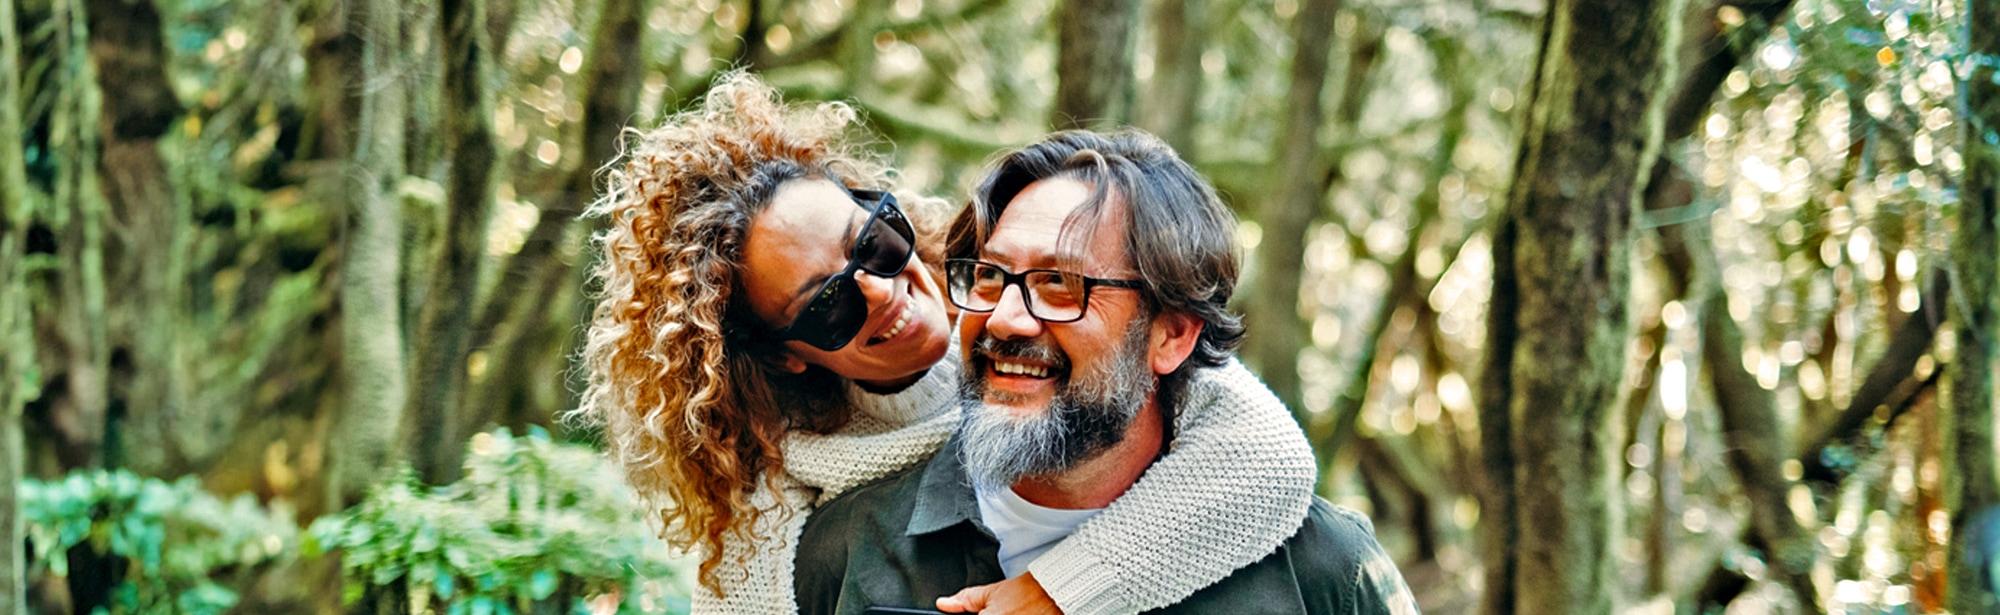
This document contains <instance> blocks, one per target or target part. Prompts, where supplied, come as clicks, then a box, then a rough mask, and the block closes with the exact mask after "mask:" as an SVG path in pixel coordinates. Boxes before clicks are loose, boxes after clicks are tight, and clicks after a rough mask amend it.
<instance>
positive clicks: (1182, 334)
mask: <svg viewBox="0 0 2000 615" xmlns="http://www.w3.org/2000/svg"><path fill="white" fill-rule="evenodd" d="M1204 324H1206V323H1203V322H1202V320H1201V319H1200V318H1196V317H1195V316H1194V315H1193V314H1189V313H1187V312H1168V313H1165V314H1161V315H1159V316H1158V317H1156V318H1154V319H1153V324H1152V331H1151V332H1150V333H1149V334H1148V335H1149V336H1148V339H1147V343H1146V353H1147V360H1148V361H1150V362H1151V364H1152V367H1153V373H1155V374H1169V373H1173V371H1174V370H1177V369H1180V368H1181V363H1184V362H1186V361H1187V358H1188V355H1190V354H1194V346H1195V343H1196V342H1198V341H1200V340H1201V330H1202V326H1203V325H1204Z"/></svg>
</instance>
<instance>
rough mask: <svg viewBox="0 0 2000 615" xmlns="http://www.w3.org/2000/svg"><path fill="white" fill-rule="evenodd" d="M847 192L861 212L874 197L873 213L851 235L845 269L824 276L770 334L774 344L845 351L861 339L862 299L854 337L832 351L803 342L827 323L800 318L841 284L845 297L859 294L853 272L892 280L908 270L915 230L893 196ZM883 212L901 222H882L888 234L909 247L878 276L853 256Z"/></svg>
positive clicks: (864, 319)
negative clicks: (893, 265) (803, 326)
mask: <svg viewBox="0 0 2000 615" xmlns="http://www.w3.org/2000/svg"><path fill="white" fill-rule="evenodd" d="M848 192H849V195H850V196H852V197H854V204H855V205H856V206H859V207H862V208H864V209H865V208H867V203H865V202H863V201H862V198H864V197H874V198H873V200H874V202H875V207H874V209H872V210H870V211H869V212H868V219H867V220H863V221H862V222H861V227H860V230H858V231H855V234H854V239H853V241H852V243H851V245H849V246H848V248H847V266H846V267H842V268H841V269H840V272H839V273H835V274H833V275H831V276H827V278H826V281H825V282H822V283H820V286H819V290H817V291H813V298H812V299H810V300H808V301H807V302H806V305H805V307H802V308H800V309H799V313H798V314H796V315H794V316H792V322H790V323H787V324H786V325H785V326H784V327H783V328H780V329H778V330H776V331H773V332H772V335H774V336H776V337H777V339H778V341H781V342H789V341H797V342H800V343H803V344H805V345H808V346H812V347H814V348H818V349H820V350H824V351H826V352H835V351H838V350H840V349H842V348H846V347H847V345H848V344H851V343H853V342H854V337H855V336H858V335H861V329H862V327H866V326H867V323H868V306H867V303H866V302H867V298H866V297H863V298H862V301H863V303H862V307H861V325H860V326H857V327H855V329H854V333H853V334H852V335H848V336H845V339H842V340H840V341H839V343H837V344H833V347H831V348H828V347H826V346H822V345H820V344H816V343H814V341H816V340H810V339H806V338H807V337H808V336H809V334H811V333H817V332H818V331H817V330H816V329H818V328H821V327H830V326H831V325H830V324H829V323H826V322H825V319H820V322H818V323H801V322H800V319H801V318H804V317H805V316H806V315H807V314H808V313H811V312H812V308H813V304H814V303H817V302H819V301H821V300H822V299H824V298H826V297H827V296H829V295H828V293H830V292H832V291H833V290H834V288H835V285H836V284H839V283H840V282H841V281H843V280H845V281H847V283H848V289H849V290H847V291H846V292H847V293H849V294H858V293H860V292H861V282H860V281H858V280H855V279H854V272H856V271H866V272H868V274H869V275H873V276H876V277H881V278H892V277H895V276H898V275H902V273H903V271H904V270H907V269H909V268H910V261H911V260H912V259H913V257H915V256H916V253H917V238H916V228H915V227H914V226H913V225H912V224H911V223H910V217H909V215H908V214H905V213H903V208H901V207H898V206H897V205H896V195H894V194H890V193H889V192H888V191H879V192H878V191H874V190H849V191H848ZM884 211H890V212H893V213H894V214H895V217H896V219H899V220H902V221H903V223H902V224H901V225H900V226H899V225H897V224H895V223H893V222H885V223H886V224H888V225H889V229H890V230H892V231H896V235H898V236H900V237H902V238H903V243H904V244H905V245H907V246H909V247H908V248H907V249H906V250H905V254H904V255H903V258H902V260H900V261H898V264H897V265H896V269H895V271H890V272H886V273H885V272H878V271H875V270H872V269H869V268H867V267H865V266H863V265H862V264H861V261H862V259H861V255H860V254H858V253H857V252H858V251H860V249H861V239H862V237H863V235H862V234H863V233H867V232H869V231H870V230H871V229H873V228H874V227H875V221H876V220H878V219H883V217H882V212H884ZM801 324H807V325H808V327H811V328H812V329H814V330H806V331H802V330H800V329H799V325H801Z"/></svg>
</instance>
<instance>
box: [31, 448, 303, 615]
mask: <svg viewBox="0 0 2000 615" xmlns="http://www.w3.org/2000/svg"><path fill="white" fill-rule="evenodd" d="M20 496H21V511H22V515H23V517H24V518H25V519H26V521H27V525H28V538H29V540H30V541H31V542H32V544H33V545H34V554H35V556H36V559H35V561H34V562H33V564H32V567H31V568H30V571H31V574H40V573H41V572H43V571H47V572H49V573H53V574H55V575H57V576H68V575H69V572H70V571H69V560H68V558H67V557H66V556H67V554H68V553H69V552H70V550H71V549H72V548H83V549H89V550H90V552H91V553H93V554H96V555H98V556H105V557H114V558H122V559H124V560H125V562H126V564H127V566H128V567H127V568H126V571H125V573H124V574H123V575H122V576H123V577H124V578H122V579H120V580H119V581H118V584H117V585H115V586H114V587H113V588H112V589H111V603H110V604H111V609H110V613H113V614H123V613H135V614H136V613H221V612H223V611H226V610H228V609H229V607H231V606H234V605H235V604H236V602H237V595H236V592H234V591H231V590H230V589H229V588H227V587H224V586H222V585H220V584H218V583H216V582H215V581H214V580H213V579H214V578H215V577H217V576H218V575H219V574H220V573H225V572H228V571H229V570H231V569H238V568H247V567H251V566H256V565H259V564H264V563H268V562H273V561H276V560H278V559H280V558H284V557H289V556H290V555H291V554H293V553H295V551H294V549H296V547H297V545H298V538H299V529H298V526H297V525H296V524H294V523H293V522H292V520H291V518H290V514H289V513H288V512H286V511H283V510H281V509H274V508H267V507H265V506H262V505H260V504H258V503H257V500H256V499H255V498H253V497H251V496H249V495H248V494H245V495H239V496H237V497H236V498H234V499H231V500H228V501H224V500H222V499H220V498H217V497H215V496H214V495H211V494H209V493H208V492H207V491H204V490H202V488H201V485H199V484H198V483H196V482H195V480H194V479H193V478H192V477H184V478H181V479H180V480H178V481H174V482H172V483H168V482H165V481H162V480H159V479H156V478H140V477H138V476H137V475H134V474H132V473H131V472H128V471H125V470H117V471H102V470H99V471H91V472H78V473H75V474H71V475H69V476H67V477H65V478H63V479H62V480H59V481H56V482H50V483H43V482H41V481H37V480H34V479H26V480H23V481H22V482H21V485H20Z"/></svg>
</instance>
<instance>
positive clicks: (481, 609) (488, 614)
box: [472, 596, 494, 615]
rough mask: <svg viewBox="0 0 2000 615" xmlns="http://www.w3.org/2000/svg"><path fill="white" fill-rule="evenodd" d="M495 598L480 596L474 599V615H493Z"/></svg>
mask: <svg viewBox="0 0 2000 615" xmlns="http://www.w3.org/2000/svg"><path fill="white" fill-rule="evenodd" d="M493 606H494V602H493V598H492V597H490V596H480V597H477V598H473V599H472V615H493Z"/></svg>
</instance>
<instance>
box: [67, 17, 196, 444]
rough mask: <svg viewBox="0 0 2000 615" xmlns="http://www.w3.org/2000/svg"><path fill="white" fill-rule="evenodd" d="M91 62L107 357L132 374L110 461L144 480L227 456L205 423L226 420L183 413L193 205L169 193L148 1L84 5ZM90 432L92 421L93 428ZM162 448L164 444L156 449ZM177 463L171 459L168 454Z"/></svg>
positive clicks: (159, 62)
mask: <svg viewBox="0 0 2000 615" xmlns="http://www.w3.org/2000/svg"><path fill="white" fill-rule="evenodd" d="M85 14H86V15H87V16H88V17H89V30H90V56H91V61H92V62H93V63H94V64H95V68H96V74H97V78H98V82H99V87H100V88H101V89H102V90H103V91H104V92H116V95H110V96H104V97H103V98H102V106H101V108H100V111H101V113H102V126H101V130H102V131H103V142H102V147H103V151H102V154H101V155H102V157H101V158H100V159H99V163H98V168H99V170H100V172H101V173H102V178H103V182H104V183H103V190H104V196H105V198H106V200H107V201H108V205H109V209H108V210H107V212H106V213H107V215H109V216H110V217H111V219H113V220H116V221H117V224H115V225H112V226H110V227H109V228H111V229H112V230H113V231H114V234H113V235H112V236H111V237H110V238H111V239H113V241H111V242H108V243H107V244H106V254H105V257H106V262H107V263H114V265H113V266H112V267H111V268H110V269H108V270H107V271H106V274H107V278H106V280H105V282H106V283H107V284H108V285H109V286H110V287H111V288H117V289H120V292H118V293H116V294H115V296H113V302H112V303H113V305H111V306H107V314H108V315H110V316H111V319H112V321H111V330H110V336H111V344H112V347H113V353H114V354H116V355H122V356H124V357H126V361H127V362H129V365H121V366H119V367H122V368H124V369H129V370H130V371H129V372H125V373H121V374H119V375H118V377H117V378H115V379H114V381H113V382H112V385H113V386H112V387H111V390H112V391H113V392H114V394H113V395H112V396H111V399H112V400H113V403H115V404H117V405H119V406H121V409H122V412H121V413H119V414H118V415H113V416H111V417H109V418H110V419H111V420H112V421H114V422H116V423H119V424H120V426H119V427H118V428H117V431H116V434H117V436H118V437H119V439H118V440H117V441H113V442H110V443H109V444H110V445H111V446H112V447H113V451H114V452H115V453H117V454H115V455H113V456H111V457H110V459H109V461H111V462H112V463H113V464H117V465H130V466H131V467H133V468H135V469H138V470H139V471H140V472H142V473H156V472H161V471H165V470H168V469H169V465H170V464H171V463H173V461H174V457H177V456H185V455H188V454H190V453H193V454H197V455H198V454H199V452H200V451H206V450H208V449H212V448H215V447H218V446H220V445H221V444H222V442H221V441H220V437H221V436H223V435H225V434H220V433H216V431H215V430H214V429H213V426H212V425H211V424H210V422H209V420H208V417H209V416H210V415H212V414H213V413H217V412H230V411H232V409H221V408H201V407H195V406H194V405H192V404H190V403H189V389H188V386H189V384H190V381H189V380H190V379H189V372H187V371H186V369H185V367H186V366H185V364H184V360H183V356H182V353H181V347H182V344H181V341H180V339H179V336H180V335H181V333H182V332H183V331H184V330H185V329H184V328H183V327H182V326H180V323H181V322H184V321H185V320H186V314H185V306H186V305H187V275H188V233H189V221H190V220H191V216H190V215H189V211H188V200H187V198H186V196H185V195H184V194H182V193H181V192H180V191H179V190H178V189H177V188H176V187H175V186H174V184H173V181H172V177H171V175H170V173H169V171H168V167H167V163H166V161H165V160H164V159H163V158H162V157H161V156H162V154H161V150H160V139H161V137H162V136H164V135H165V134H166V133H167V131H168V129H169V128H170V127H172V126H173V124H174V123H175V122H176V121H178V120H179V119H180V117H181V115H182V112H183V107H182V105H181V103H180V100H179V99H178V98H177V97H176V96H175V95H174V90H173V87H172V85H171V84H170V82H169V81H168V78H167V71H166V64H167V58H166V43H165V40H164V37H165V31H164V30H163V24H162V22H161V19H160V9H159V6H158V5H157V4H155V3H154V2H153V1H152V0H140V1H136V2H128V1H124V0H89V1H88V2H87V3H86V6H85ZM88 420H93V421H94V420H96V419H88ZM162 436H164V438H163V437H162ZM169 451H173V452H171V453H170V452H169Z"/></svg>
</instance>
